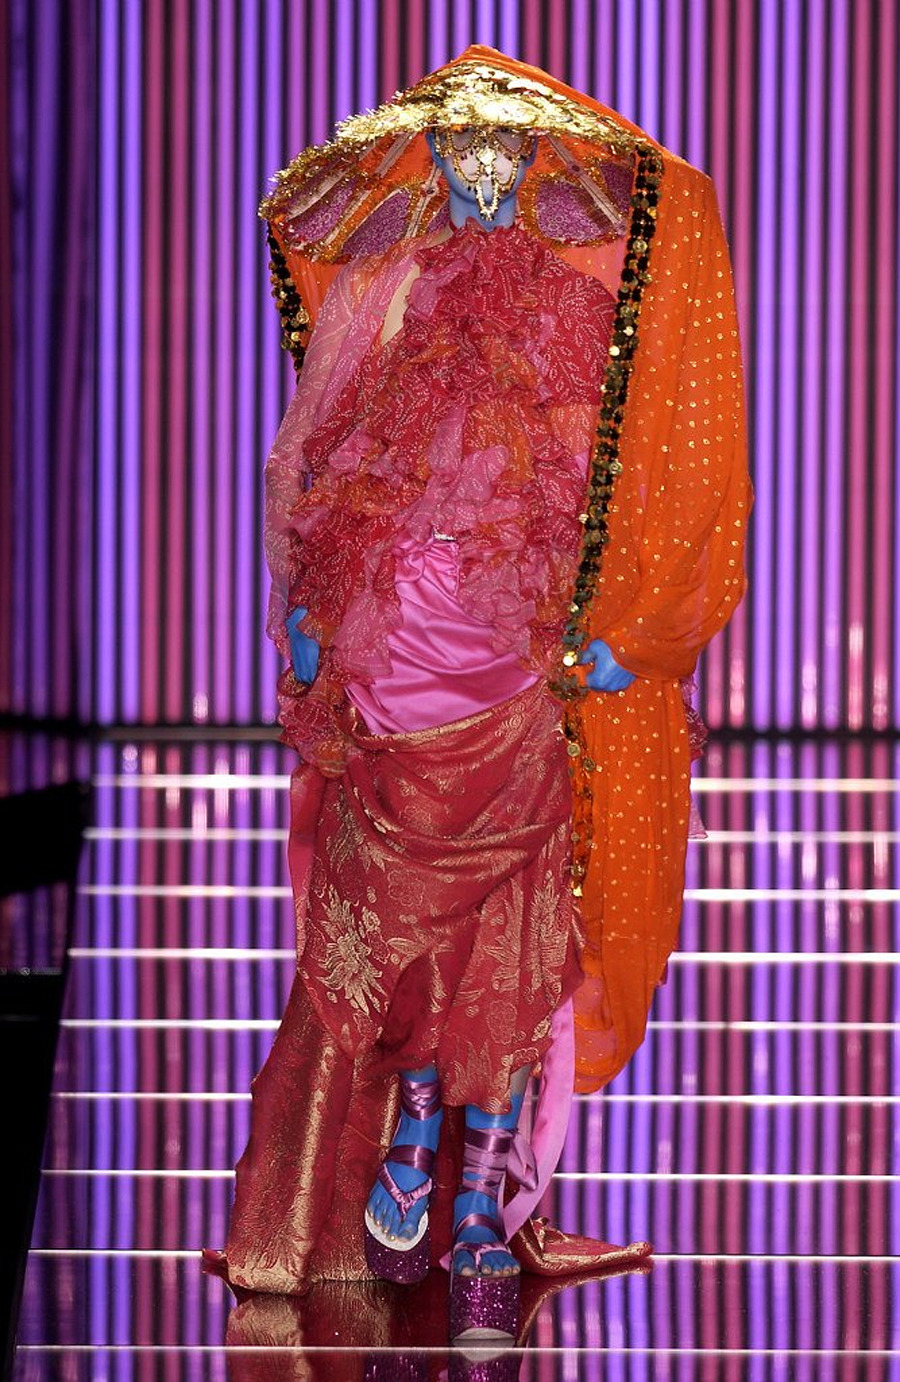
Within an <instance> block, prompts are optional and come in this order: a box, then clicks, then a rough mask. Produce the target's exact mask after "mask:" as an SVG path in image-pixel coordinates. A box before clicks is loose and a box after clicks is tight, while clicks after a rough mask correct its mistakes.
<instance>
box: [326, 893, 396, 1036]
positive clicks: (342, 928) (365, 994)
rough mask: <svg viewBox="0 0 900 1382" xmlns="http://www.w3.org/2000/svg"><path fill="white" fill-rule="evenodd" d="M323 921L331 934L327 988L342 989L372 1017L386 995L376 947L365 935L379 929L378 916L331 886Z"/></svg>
mask: <svg viewBox="0 0 900 1382" xmlns="http://www.w3.org/2000/svg"><path fill="white" fill-rule="evenodd" d="M323 922H324V925H325V928H326V931H327V934H328V937H329V940H328V943H327V945H326V946H325V955H324V959H323V961H322V967H323V969H324V970H325V979H324V984H325V987H326V988H327V989H329V990H331V991H332V992H334V991H335V990H337V989H340V990H341V992H342V993H343V994H344V997H345V998H346V999H347V1001H348V1003H350V1004H351V1006H352V1007H354V1008H356V1009H357V1010H358V1011H359V1012H362V1013H365V1014H366V1016H368V1015H369V1014H370V1012H371V1010H372V1006H373V1005H374V1006H376V1007H377V1002H378V996H381V997H382V998H383V997H384V996H385V990H384V988H383V986H382V985H381V983H380V982H379V976H380V973H381V971H380V970H378V969H376V968H375V966H374V965H373V964H372V961H371V956H372V948H371V946H370V945H369V944H367V942H366V939H365V937H366V936H370V935H373V934H377V932H378V918H377V917H376V915H375V913H374V912H372V911H370V910H369V908H368V907H360V908H359V909H358V910H357V909H356V908H355V907H354V906H353V904H352V903H351V902H349V901H348V900H347V898H342V897H340V896H339V895H338V892H337V890H336V889H335V888H334V887H333V886H332V885H329V887H328V892H327V895H326V897H325V898H324V899H323Z"/></svg>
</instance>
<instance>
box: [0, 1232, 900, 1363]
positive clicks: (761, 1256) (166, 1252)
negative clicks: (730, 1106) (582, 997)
mask: <svg viewBox="0 0 900 1382" xmlns="http://www.w3.org/2000/svg"><path fill="white" fill-rule="evenodd" d="M28 1255H29V1257H62V1258H72V1259H73V1260H77V1259H79V1258H82V1257H133V1258H137V1259H139V1260H143V1259H145V1258H156V1259H161V1260H163V1261H165V1260H166V1259H168V1258H172V1259H173V1260H181V1261H183V1260H185V1259H191V1260H193V1259H194V1258H197V1257H199V1256H200V1248H32V1249H31V1251H30V1252H29V1254H28ZM653 1261H654V1262H672V1263H679V1262H698V1263H707V1262H710V1263H711V1262H735V1263H737V1262H746V1263H747V1264H748V1265H756V1264H760V1265H762V1264H764V1263H771V1264H772V1265H773V1266H777V1265H779V1264H780V1263H782V1262H796V1263H798V1264H800V1265H806V1264H809V1265H810V1266H815V1265H816V1264H818V1263H821V1264H822V1265H824V1266H828V1267H829V1269H832V1270H833V1269H834V1268H837V1267H845V1266H854V1265H856V1266H858V1265H862V1266H865V1265H866V1264H867V1263H869V1262H878V1263H887V1264H888V1265H891V1266H894V1265H896V1263H897V1258H896V1257H892V1256H889V1255H887V1254H876V1255H875V1256H862V1255H857V1254H853V1253H848V1254H846V1255H844V1254H843V1253H841V1254H840V1255H838V1254H831V1255H830V1254H825V1253H809V1254H801V1253H766V1252H760V1253H729V1252H655V1253H654V1254H653ZM94 1347H105V1345H93V1344H73V1345H66V1344H59V1345H54V1344H46V1345H44V1344H28V1345H25V1344H19V1345H18V1346H17V1348H18V1349H19V1350H21V1349H22V1348H29V1349H31V1350H32V1351H37V1352H42V1351H43V1350H44V1349H46V1350H47V1351H48V1352H52V1351H53V1350H54V1349H55V1348H59V1349H60V1350H61V1351H66V1352H67V1351H68V1350H69V1349H70V1348H71V1349H72V1350H81V1351H90V1349H91V1348H94ZM110 1347H111V1348H112V1347H119V1346H118V1345H115V1346H114V1345H110ZM132 1347H133V1348H134V1350H135V1351H137V1352H140V1351H141V1350H142V1349H143V1348H144V1347H145V1346H144V1345H140V1344H135V1345H133V1346H131V1345H129V1346H122V1351H123V1352H128V1351H129V1349H130V1348H132ZM217 1347H218V1346H217V1345H215V1344H204V1345H202V1346H198V1348H197V1351H198V1352H203V1351H205V1352H215V1351H216V1349H217ZM184 1348H185V1349H186V1350H187V1351H189V1352H192V1351H193V1345H184ZM340 1348H341V1352H344V1351H347V1352H349V1350H345V1349H344V1348H343V1346H340ZM146 1349H147V1351H148V1352H155V1351H157V1352H158V1351H165V1346H164V1345H156V1344H152V1345H146ZM172 1351H173V1352H175V1351H177V1350H176V1349H173V1350H172ZM244 1351H245V1350H243V1349H240V1348H235V1347H234V1346H232V1345H229V1347H228V1352H229V1354H230V1353H241V1352H244ZM249 1351H250V1352H253V1351H254V1350H249ZM265 1351H266V1352H268V1351H269V1350H265ZM369 1351H370V1350H369V1349H368V1348H367V1349H366V1352H367V1353H368V1352H369ZM371 1351H372V1352H376V1351H378V1352H381V1351H382V1350H374V1349H372V1350H371ZM384 1351H385V1352H389V1351H390V1350H384ZM402 1351H403V1352H404V1353H408V1352H409V1345H407V1346H406V1347H405V1348H404V1349H403V1350H402ZM418 1351H419V1350H418V1349H416V1352H418ZM446 1351H447V1350H446V1348H443V1349H441V1350H440V1352H442V1353H446ZM539 1351H540V1352H546V1350H543V1349H541V1350H537V1349H535V1348H532V1347H531V1346H530V1345H529V1349H528V1352H529V1353H536V1352H539ZM566 1351H567V1352H568V1350H566ZM594 1351H595V1350H593V1349H592V1350H591V1352H594ZM656 1351H657V1350H656V1349H654V1350H653V1352H656ZM659 1351H662V1350H659ZM739 1351H740V1350H738V1349H728V1350H727V1352H728V1353H732V1352H734V1353H737V1352H739ZM279 1352H283V1350H279ZM303 1352H304V1353H305V1352H307V1347H306V1345H304V1348H303ZM773 1352H775V1353H777V1354H778V1355H781V1354H782V1353H783V1352H784V1353H789V1352H790V1350H789V1349H783V1350H782V1349H776V1350H773ZM826 1352H827V1350H826ZM868 1353H869V1350H868V1349H867V1350H866V1354H867V1355H868Z"/></svg>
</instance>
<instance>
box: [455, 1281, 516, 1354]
mask: <svg viewBox="0 0 900 1382" xmlns="http://www.w3.org/2000/svg"><path fill="white" fill-rule="evenodd" d="M518 1325H519V1274H518V1272H517V1273H516V1274H515V1276H497V1277H490V1276H460V1275H459V1274H458V1273H456V1272H454V1273H453V1274H452V1275H451V1277H450V1338H451V1339H454V1340H456V1339H460V1338H464V1337H465V1338H489V1337H491V1336H492V1335H505V1336H506V1337H508V1338H512V1339H514V1338H515V1337H516V1331H517V1329H518Z"/></svg>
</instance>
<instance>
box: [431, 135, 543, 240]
mask: <svg viewBox="0 0 900 1382" xmlns="http://www.w3.org/2000/svg"><path fill="white" fill-rule="evenodd" d="M425 138H426V140H427V142H428V147H429V149H430V150H431V156H432V158H433V159H434V161H435V163H436V164H437V166H438V167H439V168H440V170H441V172H442V173H443V174H444V177H445V178H446V179H447V184H448V186H449V189H450V219H451V221H452V222H453V224H454V225H457V226H461V225H463V224H464V223H465V221H466V220H468V219H470V218H471V219H473V220H476V221H478V222H479V224H480V225H482V226H484V227H485V228H486V229H491V228H492V227H494V226H498V225H511V224H512V221H513V219H514V218H515V214H516V193H517V191H518V189H519V186H520V184H521V182H522V179H523V178H524V176H525V174H526V172H527V171H528V169H529V168H530V167H531V165H532V163H533V162H534V160H535V156H536V154H537V136H536V135H533V134H530V133H529V132H528V131H519V130H506V129H501V128H499V127H497V128H491V129H486V130H480V129H479V130H476V129H464V130H429V131H428V132H427V133H426V136H425Z"/></svg>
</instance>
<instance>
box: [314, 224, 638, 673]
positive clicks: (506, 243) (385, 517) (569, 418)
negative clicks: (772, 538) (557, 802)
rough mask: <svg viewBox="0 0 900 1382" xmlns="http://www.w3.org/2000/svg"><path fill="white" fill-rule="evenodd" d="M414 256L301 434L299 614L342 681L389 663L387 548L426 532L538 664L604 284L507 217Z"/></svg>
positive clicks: (504, 648) (596, 377)
mask: <svg viewBox="0 0 900 1382" xmlns="http://www.w3.org/2000/svg"><path fill="white" fill-rule="evenodd" d="M414 257H415V260H416V261H417V263H418V267H419V268H420V271H421V272H420V276H419V277H418V278H417V279H416V280H415V281H414V282H413V284H412V287H411V289H410V290H409V296H408V300H407V305H406V310H405V314H404V317H403V324H402V328H401V330H400V331H398V332H397V333H396V334H395V335H394V336H393V337H392V338H391V339H390V340H389V341H388V342H387V343H386V344H384V345H382V344H381V343H380V341H379V340H378V337H377V336H376V337H375V339H374V340H373V342H372V345H371V348H370V349H369V351H368V352H367V353H366V355H365V357H364V358H363V360H362V362H361V365H360V368H359V369H358V370H357V371H356V372H355V373H354V374H353V375H352V377H350V378H349V379H348V381H347V382H346V384H345V385H344V387H343V388H342V389H341V391H340V392H339V394H338V395H337V397H336V398H335V400H334V403H333V406H332V407H331V408H330V409H329V411H328V413H327V416H325V417H322V418H319V419H318V421H317V425H316V426H315V427H314V428H313V429H312V430H311V431H310V432H309V434H308V435H307V437H306V438H305V441H304V444H303V460H304V463H305V465H306V466H307V467H308V469H309V473H310V476H311V483H310V487H309V489H308V490H307V491H306V492H305V493H303V494H302V495H301V496H300V498H299V500H298V502H297V505H296V508H295V513H294V518H293V526H294V529H295V531H296V532H297V533H298V534H299V535H300V538H301V569H300V571H299V574H298V580H297V582H296V586H295V590H294V598H295V603H297V604H302V605H304V606H305V607H306V608H307V609H308V610H309V611H310V613H309V614H308V616H307V618H306V620H305V622H304V625H303V629H304V632H307V633H309V634H312V635H313V636H315V637H317V638H319V640H320V642H321V643H322V645H323V647H324V648H325V649H330V650H331V654H332V658H333V667H332V670H333V671H334V672H336V673H337V674H338V675H339V676H340V677H342V678H343V679H344V680H345V681H349V680H360V681H365V680H367V679H372V678H377V677H379V676H384V675H386V674H388V673H389V672H390V667H391V664H390V651H389V647H388V635H389V634H390V632H391V631H392V630H393V629H396V628H397V627H398V623H399V606H398V598H397V594H396V585H395V555H394V553H395V549H396V547H397V544H398V543H402V542H403V541H405V540H410V539H411V540H413V541H417V542H419V543H425V542H428V541H429V539H430V538H431V537H432V534H434V533H439V534H445V535H447V536H450V537H452V538H454V539H455V540H456V542H457V545H458V553H459V590H458V599H459V604H460V607H461V608H462V609H463V610H464V611H465V612H466V613H467V614H468V615H469V616H470V617H471V618H473V619H476V620H479V621H480V622H482V623H484V624H486V625H489V626H490V628H491V631H492V633H491V640H492V646H493V648H494V651H495V652H496V653H497V654H498V655H502V654H509V653H512V654H515V655H516V656H517V657H518V658H519V659H521V661H522V664H523V666H527V667H529V668H530V669H531V670H533V671H534V672H539V671H541V670H542V669H544V668H545V667H546V668H548V669H549V658H550V656H552V653H553V651H554V650H555V648H556V646H557V644H558V640H559V636H560V633H561V629H562V622H563V618H564V602H565V599H566V596H567V594H568V591H569V589H570V587H571V582H572V578H573V574H574V565H575V562H576V560H577V554H578V550H579V544H580V539H581V532H582V530H581V526H580V524H579V521H578V513H579V510H580V508H581V506H582V500H583V494H584V483H585V471H586V464H587V454H588V450H589V447H590V442H591V437H592V434H593V428H594V422H595V417H596V407H597V402H598V399H599V383H600V380H601V378H602V368H603V363H604V360H605V356H606V351H607V345H608V335H609V329H610V325H611V321H612V315H613V310H614V302H613V299H612V297H611V296H610V294H609V292H608V291H607V289H606V288H605V287H604V286H603V285H602V284H601V283H600V282H599V281H597V280H595V279H593V278H589V277H587V276H586V275H584V274H581V273H578V272H577V271H576V270H574V269H572V268H571V267H570V266H569V265H568V264H566V263H565V262H564V261H562V260H561V259H559V258H557V257H556V256H555V255H554V254H553V253H552V252H551V251H549V250H548V249H546V248H545V247H543V246H541V245H540V244H538V242H537V241H535V240H533V239H532V238H531V237H530V236H529V235H527V234H526V233H525V232H524V231H523V230H521V229H520V228H519V227H518V226H517V225H512V226H510V227H501V228H498V229H495V230H493V231H490V232H488V231H484V230H482V229H480V228H478V227H477V226H476V225H475V224H474V222H467V224H466V227H464V228H462V229H455V230H454V231H453V233H452V234H451V235H450V237H449V238H448V239H446V240H443V241H441V242H438V243H436V244H430V245H427V246H425V247H423V248H421V249H419V250H418V251H417V252H416V253H415V256H414Z"/></svg>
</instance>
